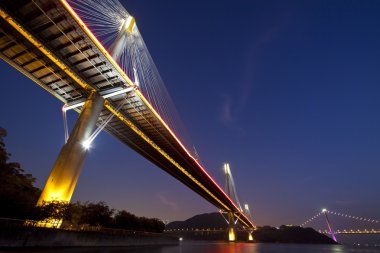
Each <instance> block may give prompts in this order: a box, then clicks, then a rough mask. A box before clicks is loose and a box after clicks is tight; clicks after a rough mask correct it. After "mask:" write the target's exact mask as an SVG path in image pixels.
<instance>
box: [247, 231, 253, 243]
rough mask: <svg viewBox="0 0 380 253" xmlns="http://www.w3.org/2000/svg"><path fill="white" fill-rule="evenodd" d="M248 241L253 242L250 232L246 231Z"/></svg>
mask: <svg viewBox="0 0 380 253" xmlns="http://www.w3.org/2000/svg"><path fill="white" fill-rule="evenodd" d="M248 241H253V235H252V231H248Z"/></svg>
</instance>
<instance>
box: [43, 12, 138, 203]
mask: <svg viewBox="0 0 380 253" xmlns="http://www.w3.org/2000/svg"><path fill="white" fill-rule="evenodd" d="M134 28H135V19H134V18H133V17H132V16H127V17H125V20H124V21H123V22H122V25H121V26H120V29H119V33H118V36H117V38H116V39H115V40H114V42H113V44H112V45H111V47H110V48H111V49H110V51H111V55H112V57H113V58H114V59H115V60H116V61H119V59H120V57H121V55H122V54H123V52H124V50H125V45H126V43H127V39H128V36H130V35H131V34H132V31H133V29H134ZM135 83H136V84H138V77H137V74H136V73H135ZM118 94H119V93H117V95H118ZM115 95H116V94H115ZM108 97H110V96H108ZM103 104H104V98H103V97H102V96H100V95H99V94H97V93H96V92H92V93H91V95H90V96H89V98H88V99H87V101H86V102H85V103H84V105H83V108H82V111H81V113H80V115H79V118H78V120H77V122H76V124H75V126H74V129H73V130H72V132H71V134H70V136H69V138H68V140H67V142H66V144H65V145H64V146H63V147H62V149H61V152H60V153H59V155H58V158H57V160H56V162H55V164H54V166H53V169H52V171H51V173H50V175H49V177H48V179H47V181H46V184H45V187H44V189H43V191H42V193H41V196H40V198H39V200H38V202H37V205H42V204H43V203H44V202H51V201H63V202H70V199H71V197H72V195H73V193H74V189H75V186H76V184H77V181H78V178H79V175H80V172H81V170H82V167H83V165H84V162H85V159H86V156H87V152H88V149H89V148H90V144H91V142H92V141H93V140H94V135H93V133H94V130H95V128H96V123H97V122H98V118H99V115H100V113H101V111H102V109H103ZM102 127H103V128H104V126H102ZM99 130H101V129H99ZM99 132H100V131H99Z"/></svg>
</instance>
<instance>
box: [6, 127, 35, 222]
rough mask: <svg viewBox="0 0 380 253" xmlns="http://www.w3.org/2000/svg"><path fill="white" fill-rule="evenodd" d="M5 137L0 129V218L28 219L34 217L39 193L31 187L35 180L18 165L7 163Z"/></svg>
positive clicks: (8, 156)
mask: <svg viewBox="0 0 380 253" xmlns="http://www.w3.org/2000/svg"><path fill="white" fill-rule="evenodd" d="M6 136H7V132H6V130H5V129H3V128H0V185H1V187H0V203H1V208H0V217H9V218H14V219H30V218H33V216H34V215H35V210H34V206H35V203H36V202H37V199H38V196H39V195H40V193H41V191H40V189H38V188H36V187H34V186H33V184H34V182H35V181H36V180H35V178H33V176H32V175H31V174H27V173H25V171H24V170H23V169H21V167H20V164H18V163H14V162H9V158H10V156H11V155H10V154H9V153H8V152H7V150H6V148H5V144H4V138H5V137H6Z"/></svg>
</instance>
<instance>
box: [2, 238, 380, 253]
mask: <svg viewBox="0 0 380 253" xmlns="http://www.w3.org/2000/svg"><path fill="white" fill-rule="evenodd" d="M0 252H1V253H5V252H7V253H9V252H12V253H50V252H51V253H344V252H349V253H380V247H376V246H369V245H368V246H366V245H355V246H354V245H310V244H308V245H306V244H271V243H240V242H234V243H228V242H199V241H189V242H185V241H183V242H181V243H180V244H179V245H178V246H142V247H123V248H119V247H97V248H34V249H12V250H1V249H0Z"/></svg>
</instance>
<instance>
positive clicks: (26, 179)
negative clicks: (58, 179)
mask: <svg viewBox="0 0 380 253" xmlns="http://www.w3.org/2000/svg"><path fill="white" fill-rule="evenodd" d="M6 136H7V132H6V130H5V129H3V128H1V127H0V186H1V187H0V203H1V208H0V217H1V218H12V219H21V220H36V221H42V220H46V219H55V220H62V221H63V222H62V226H61V227H62V228H74V229H75V228H81V227H86V226H96V227H105V228H118V229H128V230H138V231H147V232H163V230H164V228H165V225H164V223H163V222H162V221H160V220H158V219H155V218H153V219H152V218H145V217H137V216H135V215H134V214H131V213H129V212H127V211H125V210H121V211H116V212H115V210H114V209H112V208H110V207H109V206H108V205H107V204H106V203H105V202H98V203H91V202H85V203H81V202H77V203H66V202H60V201H53V202H47V203H44V204H43V205H41V206H38V207H37V206H36V203H37V200H38V197H39V195H40V193H41V190H40V189H39V188H37V187H35V186H34V183H35V181H36V180H35V178H34V177H33V176H32V175H31V174H27V173H25V171H24V170H23V169H21V166H20V164H18V163H12V162H9V158H10V156H11V155H10V154H9V153H8V152H7V150H6V148H5V143H4V138H5V137H6Z"/></svg>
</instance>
